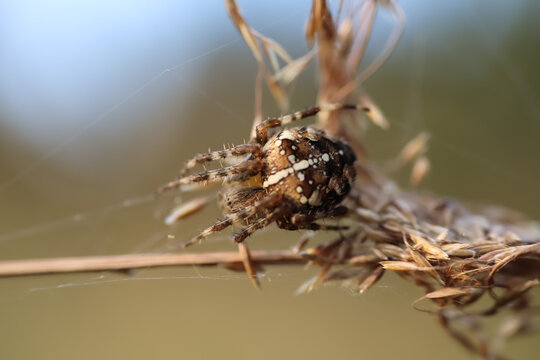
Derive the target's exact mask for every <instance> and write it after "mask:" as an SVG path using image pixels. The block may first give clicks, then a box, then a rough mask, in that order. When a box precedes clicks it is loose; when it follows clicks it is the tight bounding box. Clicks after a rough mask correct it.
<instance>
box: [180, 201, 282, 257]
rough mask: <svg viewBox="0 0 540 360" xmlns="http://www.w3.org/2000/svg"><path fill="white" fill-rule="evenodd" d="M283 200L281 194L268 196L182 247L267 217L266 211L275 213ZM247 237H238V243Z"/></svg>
mask: <svg viewBox="0 0 540 360" xmlns="http://www.w3.org/2000/svg"><path fill="white" fill-rule="evenodd" d="M282 199H283V196H282V195H281V194H279V193H274V194H271V195H269V196H266V197H264V198H262V199H261V200H259V201H256V202H255V203H254V204H252V205H250V206H248V207H246V208H244V209H242V210H239V211H237V212H234V213H231V214H229V215H227V216H225V217H224V218H222V219H220V220H218V221H216V222H215V223H214V224H213V225H212V226H210V227H208V228H206V229H204V230H203V231H201V232H200V233H199V235H197V236H195V237H194V238H192V239H191V240H189V241H187V242H185V243H183V244H182V245H181V247H182V248H184V247H187V246H189V245H192V244H194V243H196V242H198V241H201V240H202V239H204V238H206V237H208V236H209V235H211V234H213V233H215V232H218V231H221V230H223V229H226V228H227V227H229V226H231V225H233V224H236V223H238V222H242V221H246V220H247V219H248V218H251V217H255V218H257V217H258V216H259V217H260V216H264V215H266V214H265V211H266V210H270V211H275V208H276V206H277V205H278V204H280V203H281V202H282ZM262 219H265V218H262ZM274 220H275V219H274ZM257 221H258V220H256V221H255V222H254V223H252V225H254V224H257ZM272 221H273V220H272ZM249 226H250V225H248V228H249ZM254 227H256V228H258V227H257V226H255V225H254ZM242 231H243V230H241V231H240V232H242ZM248 231H249V230H248ZM253 231H255V230H253ZM245 237H247V236H244V237H241V235H238V239H240V238H241V240H238V241H237V242H241V241H242V240H243V239H245ZM235 240H236V239H235Z"/></svg>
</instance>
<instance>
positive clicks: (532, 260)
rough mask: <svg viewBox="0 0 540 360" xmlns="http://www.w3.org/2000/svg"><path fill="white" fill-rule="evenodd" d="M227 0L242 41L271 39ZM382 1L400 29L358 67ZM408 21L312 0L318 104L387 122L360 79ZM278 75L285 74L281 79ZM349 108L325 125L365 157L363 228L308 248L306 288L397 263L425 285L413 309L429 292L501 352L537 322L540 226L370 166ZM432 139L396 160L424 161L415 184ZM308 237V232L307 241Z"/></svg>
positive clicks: (456, 322)
mask: <svg viewBox="0 0 540 360" xmlns="http://www.w3.org/2000/svg"><path fill="white" fill-rule="evenodd" d="M227 4H228V7H229V9H234V10H235V11H234V12H231V11H230V13H231V17H232V19H233V21H234V23H235V25H236V26H237V27H238V29H239V30H240V32H241V33H242V35H243V36H244V39H246V41H248V43H249V39H251V38H252V37H253V38H257V39H260V41H263V40H261V39H262V38H261V36H260V35H259V34H258V33H256V32H254V31H253V30H252V29H251V28H250V27H249V26H248V25H247V24H246V23H245V20H244V19H243V18H241V17H239V16H238V13H237V8H236V5H235V2H234V1H233V0H227ZM381 7H383V8H385V9H386V10H387V11H389V12H390V13H391V14H393V15H394V16H395V19H396V28H395V30H394V32H393V33H392V34H391V35H390V38H389V39H388V42H387V45H386V47H385V48H384V50H383V51H382V52H381V54H380V55H379V57H377V58H376V60H375V61H374V62H373V63H371V64H368V65H367V66H365V67H364V68H363V69H364V70H363V71H360V72H359V68H360V65H361V64H362V61H363V59H364V53H365V49H366V46H367V43H368V41H369V39H370V35H371V30H372V28H373V23H374V20H375V15H376V13H377V11H378V10H379V8H381ZM403 26H404V15H403V13H402V11H401V9H400V8H399V7H398V6H397V5H396V4H395V2H394V1H392V0H385V1H383V0H364V1H361V2H360V4H358V3H353V2H348V1H340V2H339V6H338V9H337V11H336V15H334V14H332V13H331V11H330V9H329V6H328V4H327V2H326V1H325V0H314V1H313V4H312V8H311V13H310V16H309V20H308V23H307V26H306V38H307V41H308V43H309V44H312V45H313V49H314V50H315V51H316V56H317V58H318V62H319V77H320V88H319V91H318V103H319V104H334V103H351V102H352V103H354V102H356V103H359V104H361V105H362V106H366V107H368V108H370V110H371V111H370V112H368V117H370V120H371V121H372V122H373V123H374V124H375V125H377V126H380V127H381V128H386V127H388V121H387V120H386V118H385V117H384V115H382V112H381V110H380V109H379V108H378V107H377V106H376V105H375V104H374V102H373V101H372V100H371V99H370V98H369V97H368V96H367V94H365V93H364V92H363V91H362V90H361V85H362V82H363V81H364V80H365V79H367V78H368V77H369V76H371V75H372V74H373V73H374V72H375V71H376V70H377V69H378V68H379V67H380V65H381V64H382V63H383V62H384V61H385V60H386V58H388V56H389V55H390V53H391V52H392V50H393V47H394V46H395V44H396V43H397V41H398V39H399V37H400V35H401V33H402V31H403ZM242 29H247V30H242ZM248 34H251V35H248ZM274 46H275V45H274ZM250 47H251V49H252V51H253V53H254V55H255V57H256V58H257V59H259V57H258V55H257V50H254V47H253V45H252V44H250ZM311 57H312V52H310V53H309V54H308V55H306V56H305V57H303V58H301V63H302V67H299V66H296V67H292V68H294V69H295V71H294V72H293V73H289V76H288V77H287V80H288V81H290V80H292V79H293V78H294V77H295V76H296V75H298V74H299V73H300V71H301V70H302V69H303V68H304V67H305V60H306V59H310V58H311ZM258 61H260V60H258ZM297 61H300V60H297ZM292 63H294V61H291V62H290V64H292ZM289 66H290V65H289ZM281 72H283V71H281ZM273 80H276V81H277V77H274V78H273ZM272 93H273V94H274V92H272ZM282 93H283V92H282ZM275 97H276V100H277V101H278V103H281V102H282V100H281V98H280V97H279V96H275ZM345 115H347V116H349V115H350V114H345V113H342V112H339V111H335V112H332V113H326V114H322V115H320V119H319V123H318V125H319V126H320V127H322V128H324V129H325V130H326V131H328V132H329V133H331V134H333V135H335V136H337V137H341V138H345V139H347V141H348V142H349V143H350V144H351V146H353V148H354V149H355V151H356V153H357V155H358V158H359V162H358V168H357V173H358V176H357V182H356V187H355V188H354V189H353V191H352V196H351V197H350V198H351V199H350V200H349V202H348V204H347V205H348V206H349V208H352V209H356V211H355V213H354V216H351V217H352V218H354V220H355V221H356V222H357V224H358V228H357V230H355V231H354V232H353V233H351V234H349V235H346V236H343V237H341V238H339V239H336V240H335V241H333V242H330V243H328V244H321V245H318V246H316V247H313V248H307V249H304V250H302V254H303V256H304V257H305V258H307V259H309V261H310V262H311V263H312V264H314V265H318V266H320V267H321V271H320V273H319V275H317V276H316V277H314V278H313V279H311V280H309V281H307V282H306V283H305V284H304V285H302V287H301V288H300V290H299V291H310V290H311V289H313V288H314V287H315V286H316V285H317V284H320V283H325V282H328V281H331V280H347V281H348V282H349V283H351V284H355V285H354V286H356V287H357V289H358V291H359V292H364V291H366V290H367V289H368V288H370V287H371V286H373V285H374V284H375V283H376V282H377V281H378V280H379V279H380V278H381V277H382V275H383V273H384V272H385V270H390V271H395V272H396V273H398V274H399V275H401V276H402V277H403V278H405V279H407V280H410V281H412V282H413V283H414V284H415V285H417V286H420V287H421V288H423V289H424V290H425V292H426V295H425V296H423V297H422V298H420V299H418V300H417V302H415V307H417V306H418V305H420V304H418V303H420V302H423V301H425V300H430V301H431V303H432V308H431V309H430V310H429V312H430V313H433V314H435V315H436V316H437V318H438V319H439V322H440V323H441V324H442V325H443V326H444V327H445V328H446V329H447V330H448V332H449V333H450V334H451V335H452V336H453V337H454V338H456V339H457V340H458V341H459V342H461V343H462V345H464V346H465V347H466V348H467V349H469V350H470V351H472V352H474V353H476V354H477V355H479V356H481V357H483V358H486V359H488V358H489V359H496V358H500V357H499V356H497V355H496V354H494V349H495V347H496V346H497V347H500V343H501V342H503V341H504V340H506V339H507V338H509V337H511V336H513V335H516V334H518V333H520V332H525V331H528V330H530V329H532V326H531V325H530V323H529V320H530V315H529V309H530V306H529V299H528V297H527V292H528V290H529V289H530V288H531V287H533V286H534V285H536V284H537V283H538V280H537V279H538V277H539V274H540V251H539V249H540V226H538V225H537V224H535V223H533V222H527V221H521V220H519V221H518V220H516V219H515V218H514V217H513V214H512V213H511V212H510V211H508V212H506V211H505V210H501V209H498V211H497V212H492V211H488V209H486V211H485V212H484V213H483V214H472V213H471V212H469V211H468V210H467V209H466V208H465V207H463V206H462V205H460V204H459V203H457V202H454V201H449V200H446V199H439V198H436V197H430V196H424V195H420V194H417V193H411V192H403V191H401V190H399V189H398V187H397V186H396V185H395V184H394V183H393V182H392V181H391V180H390V179H388V178H387V177H386V176H384V175H382V174H381V173H380V172H378V171H377V169H375V168H374V167H373V166H372V164H371V162H370V160H369V159H368V158H367V156H365V153H364V151H363V144H362V143H361V141H360V140H359V139H358V138H357V137H353V136H351V134H357V133H358V129H355V128H351V125H352V126H353V127H357V128H360V126H359V121H358V120H357V121H353V122H350V121H349V122H345V121H344V117H345ZM353 116H354V115H353ZM427 140H428V135H427V134H426V133H421V134H420V135H418V136H417V137H416V138H415V139H413V140H411V141H410V142H409V143H408V144H407V145H406V146H405V148H404V149H403V150H402V152H401V154H400V155H399V156H398V157H397V160H396V166H402V165H404V164H405V163H408V162H410V161H412V160H414V159H416V163H415V165H414V167H413V173H412V175H411V182H412V183H413V184H415V185H416V184H418V183H419V182H420V181H421V180H422V179H423V178H424V177H425V175H426V173H427V171H428V169H429V161H428V160H427V158H426V157H425V156H424V153H425V151H426V144H427ZM494 214H495V215H496V216H493V215H494ZM305 245H306V244H305V240H304V241H303V242H302V247H305ZM334 268H336V269H334ZM486 296H488V297H490V298H491V299H492V300H493V302H492V305H491V306H490V307H489V308H488V309H486V310H483V311H474V312H473V311H470V310H468V308H469V306H471V305H473V304H475V303H476V302H477V301H478V300H479V299H480V298H483V297H486ZM502 310H507V312H510V313H511V317H510V319H511V321H508V320H506V321H505V320H503V321H501V327H500V329H499V331H498V334H497V336H496V338H495V339H494V340H493V341H492V342H489V341H488V340H486V338H487V336H486V335H485V333H484V332H485V328H484V327H483V326H482V319H483V318H484V317H486V316H489V315H493V314H495V313H499V312H501V311H502Z"/></svg>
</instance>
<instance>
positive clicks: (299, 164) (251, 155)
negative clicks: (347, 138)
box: [157, 104, 369, 247]
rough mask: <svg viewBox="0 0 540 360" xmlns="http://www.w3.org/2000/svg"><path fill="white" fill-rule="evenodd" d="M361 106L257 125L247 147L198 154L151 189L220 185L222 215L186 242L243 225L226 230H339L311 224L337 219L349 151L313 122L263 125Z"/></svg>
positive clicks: (349, 178)
mask: <svg viewBox="0 0 540 360" xmlns="http://www.w3.org/2000/svg"><path fill="white" fill-rule="evenodd" d="M340 109H362V110H364V111H369V109H367V108H363V107H360V106H358V105H348V104H330V105H321V106H315V107H312V108H309V109H307V110H304V111H298V112H295V113H293V114H289V115H285V116H282V117H278V118H270V119H267V120H265V121H263V122H262V123H260V124H259V125H258V126H257V127H256V131H255V133H256V135H255V137H253V138H252V139H251V140H250V141H249V142H248V143H247V144H242V145H238V146H233V147H231V148H229V149H225V150H222V151H214V152H208V153H205V154H199V155H196V156H195V157H194V158H192V159H191V160H190V161H188V162H187V164H186V166H185V167H184V169H183V170H182V171H181V173H180V177H179V178H178V179H177V180H174V181H171V182H169V183H168V184H166V185H164V186H162V187H160V188H159V189H158V190H157V192H158V193H161V192H163V191H165V190H168V189H172V188H177V187H181V186H184V185H192V184H196V183H201V182H202V183H205V184H208V183H216V182H219V181H223V182H224V185H225V186H224V188H223V190H222V191H221V192H220V193H219V204H220V207H221V210H222V212H223V215H224V217H223V218H222V219H220V220H218V221H217V222H215V223H214V224H213V225H212V226H210V227H208V228H207V229H205V230H203V231H202V232H201V233H199V234H198V235H197V236H195V237H194V238H192V239H191V240H189V241H188V242H186V243H184V244H183V245H182V247H186V246H188V245H191V244H193V243H195V242H198V241H201V240H202V239H204V238H206V237H208V236H209V235H211V234H213V233H215V232H218V231H221V230H223V229H225V228H227V227H229V226H231V225H234V224H242V227H241V229H240V230H238V231H236V232H234V233H233V234H232V239H233V240H234V241H235V242H238V243H239V242H242V241H244V240H245V239H246V238H247V237H248V236H250V235H251V234H253V233H254V232H255V231H257V230H259V229H262V228H264V227H266V226H268V225H270V224H272V223H274V222H275V223H276V224H277V226H278V227H279V228H282V229H286V230H299V229H309V230H341V229H345V228H346V227H340V226H337V225H323V224H319V223H317V222H316V221H317V220H321V219H326V218H336V217H342V216H344V215H345V214H346V213H347V208H346V207H345V206H341V205H340V203H341V201H342V200H343V199H344V197H345V196H346V195H347V194H348V193H349V191H350V189H351V186H352V183H353V181H354V179H355V170H354V162H355V160H356V157H355V154H354V152H353V150H352V149H351V147H350V146H349V145H348V144H346V143H345V142H343V141H340V140H337V139H334V138H332V137H331V136H329V135H328V134H327V133H326V132H324V131H323V130H319V129H315V128H313V127H293V128H285V129H283V130H281V131H279V132H277V133H275V134H273V135H272V134H269V130H271V129H273V128H277V127H281V126H284V125H288V124H290V123H291V122H293V121H296V120H300V119H304V118H307V117H310V116H314V115H316V114H317V113H319V112H321V111H333V110H340ZM238 156H245V158H244V160H243V161H241V162H239V163H238V164H236V165H233V166H229V167H222V168H219V169H216V170H209V171H204V172H200V173H196V174H193V175H189V176H186V175H185V174H186V172H187V171H188V170H189V169H192V168H193V167H195V166H196V165H197V164H203V163H206V162H210V161H216V160H223V159H227V158H231V157H238Z"/></svg>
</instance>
